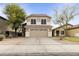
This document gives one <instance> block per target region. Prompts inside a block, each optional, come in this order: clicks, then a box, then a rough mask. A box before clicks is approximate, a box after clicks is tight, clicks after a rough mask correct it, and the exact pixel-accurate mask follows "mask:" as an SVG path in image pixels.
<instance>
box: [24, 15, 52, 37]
mask: <svg viewBox="0 0 79 59" xmlns="http://www.w3.org/2000/svg"><path fill="white" fill-rule="evenodd" d="M24 23H27V25H26V32H25V36H26V37H52V26H51V17H50V16H48V15H46V14H32V15H29V16H28V17H26V20H25V22H24Z"/></svg>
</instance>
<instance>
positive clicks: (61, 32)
mask: <svg viewBox="0 0 79 59" xmlns="http://www.w3.org/2000/svg"><path fill="white" fill-rule="evenodd" d="M65 26H66V25H63V26H60V27H57V28H55V29H53V30H52V36H65V30H64V28H65ZM71 27H73V25H71V24H67V28H71Z"/></svg>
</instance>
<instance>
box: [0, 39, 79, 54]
mask: <svg viewBox="0 0 79 59" xmlns="http://www.w3.org/2000/svg"><path fill="white" fill-rule="evenodd" d="M0 55H21V56H22V55H23V56H24V55H32V56H33V55H42V56H46V55H48V56H50V55H55V56H58V55H79V45H78V44H74V45H73V44H64V43H62V42H60V41H57V40H55V39H52V38H15V39H6V40H4V41H1V42H0Z"/></svg>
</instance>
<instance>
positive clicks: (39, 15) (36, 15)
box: [26, 14, 51, 18]
mask: <svg viewBox="0 0 79 59" xmlns="http://www.w3.org/2000/svg"><path fill="white" fill-rule="evenodd" d="M28 17H49V18H51V17H50V16H48V15H47V14H31V15H29V16H27V17H26V18H28Z"/></svg>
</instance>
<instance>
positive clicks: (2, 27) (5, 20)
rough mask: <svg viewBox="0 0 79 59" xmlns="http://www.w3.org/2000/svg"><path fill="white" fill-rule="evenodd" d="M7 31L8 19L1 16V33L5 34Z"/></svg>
mask: <svg viewBox="0 0 79 59" xmlns="http://www.w3.org/2000/svg"><path fill="white" fill-rule="evenodd" d="M6 30H7V19H5V18H3V17H2V16H0V33H1V34H4V33H5V31H6Z"/></svg>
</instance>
